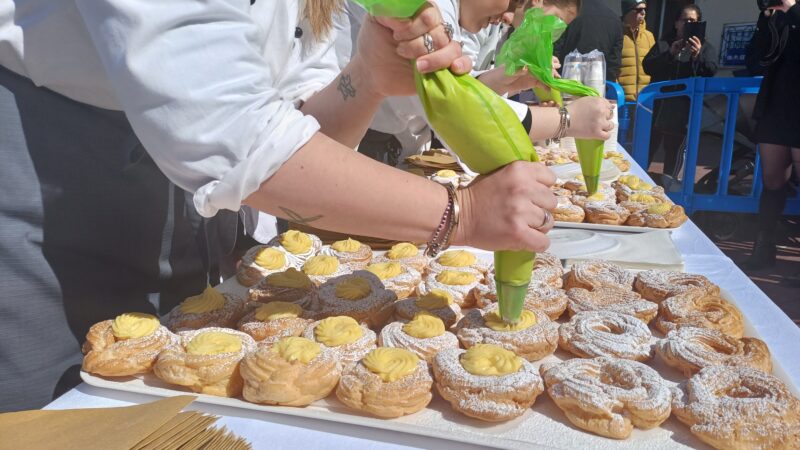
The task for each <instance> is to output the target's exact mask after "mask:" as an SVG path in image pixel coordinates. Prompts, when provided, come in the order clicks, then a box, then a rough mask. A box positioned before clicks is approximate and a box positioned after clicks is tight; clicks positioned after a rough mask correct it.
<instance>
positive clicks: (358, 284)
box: [336, 277, 372, 300]
mask: <svg viewBox="0 0 800 450" xmlns="http://www.w3.org/2000/svg"><path fill="white" fill-rule="evenodd" d="M371 293H372V286H370V284H369V281H367V280H365V279H364V278H361V277H350V278H347V279H346V280H344V281H342V282H341V283H339V284H337V285H336V297H338V298H343V299H345V300H361V299H362V298H364V297H366V296H368V295H369V294H371Z"/></svg>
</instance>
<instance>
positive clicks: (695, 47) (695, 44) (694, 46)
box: [688, 36, 703, 59]
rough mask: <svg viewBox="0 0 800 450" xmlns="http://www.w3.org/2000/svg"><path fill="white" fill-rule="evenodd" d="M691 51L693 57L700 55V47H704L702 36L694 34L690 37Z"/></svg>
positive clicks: (689, 45)
mask: <svg viewBox="0 0 800 450" xmlns="http://www.w3.org/2000/svg"><path fill="white" fill-rule="evenodd" d="M688 47H689V52H690V53H691V56H692V59H696V58H697V57H698V56H699V55H700V49H702V48H703V43H702V42H700V38H699V37H697V36H692V37H690V38H689V42H688Z"/></svg>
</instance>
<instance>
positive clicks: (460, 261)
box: [427, 250, 489, 278]
mask: <svg viewBox="0 0 800 450" xmlns="http://www.w3.org/2000/svg"><path fill="white" fill-rule="evenodd" d="M445 270H456V271H460V272H475V273H476V274H478V276H479V277H480V278H483V277H485V276H486V271H488V270H489V264H487V263H485V262H484V261H483V260H481V259H480V258H478V257H477V256H476V255H475V254H474V253H472V252H470V251H468V250H448V251H446V252H443V253H442V254H440V255H439V256H437V257H436V258H434V259H433V260H432V261H431V262H430V264H429V265H428V270H427V273H439V272H443V271H445Z"/></svg>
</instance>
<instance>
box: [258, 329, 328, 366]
mask: <svg viewBox="0 0 800 450" xmlns="http://www.w3.org/2000/svg"><path fill="white" fill-rule="evenodd" d="M270 351H271V352H272V353H275V354H277V355H279V356H280V357H281V358H283V360H284V361H286V362H293V361H299V362H300V363H302V364H308V363H309V362H311V360H312V359H314V358H316V357H317V355H319V354H320V353H321V352H322V348H321V347H320V346H319V344H317V343H316V342H314V341H312V340H311V339H306V338H303V337H295V336H292V337H285V338H283V339H281V340H279V341H278V342H276V343H275V344H274V345H273V346H272V347H270Z"/></svg>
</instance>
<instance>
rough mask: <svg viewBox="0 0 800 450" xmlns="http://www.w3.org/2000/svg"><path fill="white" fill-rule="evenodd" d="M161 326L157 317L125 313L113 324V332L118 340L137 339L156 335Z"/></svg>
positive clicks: (115, 319) (116, 318)
mask: <svg viewBox="0 0 800 450" xmlns="http://www.w3.org/2000/svg"><path fill="white" fill-rule="evenodd" d="M160 325H161V324H160V323H159V321H158V318H157V317H156V316H152V315H150V314H144V313H124V314H120V315H118V316H117V317H115V318H114V321H113V322H111V332H112V333H113V334H114V337H116V338H117V339H136V338H140V337H145V336H150V335H151V334H153V333H155V332H156V330H157V329H158V327H159V326H160Z"/></svg>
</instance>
